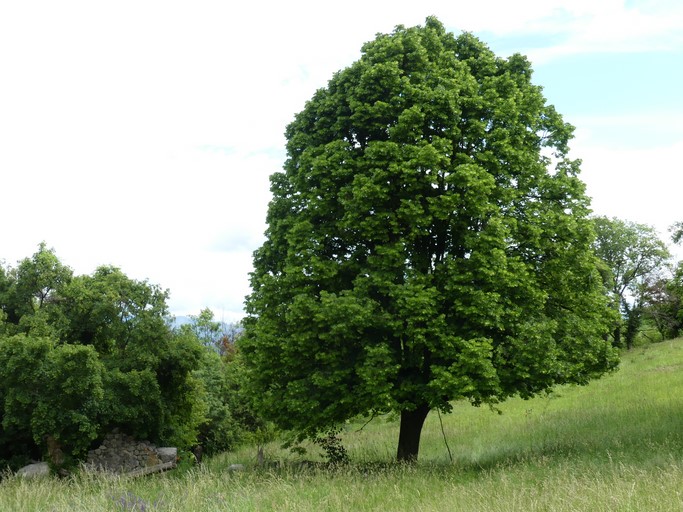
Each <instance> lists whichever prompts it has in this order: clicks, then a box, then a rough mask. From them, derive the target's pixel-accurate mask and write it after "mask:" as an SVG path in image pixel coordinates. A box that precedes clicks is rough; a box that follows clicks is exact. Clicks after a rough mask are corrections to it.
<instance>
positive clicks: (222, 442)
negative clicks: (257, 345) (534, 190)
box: [180, 308, 266, 455]
mask: <svg viewBox="0 0 683 512" xmlns="http://www.w3.org/2000/svg"><path fill="white" fill-rule="evenodd" d="M190 318H191V322H190V323H189V324H186V325H183V326H181V327H180V333H182V334H184V335H189V336H194V337H196V338H197V339H199V341H200V342H201V343H202V344H203V345H204V347H205V348H206V349H207V350H205V351H203V354H202V359H201V362H200V364H199V365H198V367H197V369H196V370H195V371H194V372H193V376H194V377H195V378H196V379H197V381H198V382H200V383H201V386H202V389H203V390H204V392H205V402H206V406H207V410H206V414H205V417H204V419H203V421H202V423H201V425H200V428H199V436H198V439H197V441H198V444H199V446H200V447H201V451H202V453H203V454H206V455H214V454H216V453H220V452H222V451H229V450H232V449H234V448H235V447H236V446H238V445H239V444H241V443H243V442H245V441H246V440H250V439H253V438H254V436H255V435H257V432H259V431H260V429H263V428H264V427H265V426H266V425H265V423H264V422H263V420H262V419H261V418H260V416H259V415H258V414H257V413H256V412H255V410H254V408H253V405H252V404H251V401H250V400H249V398H248V397H247V396H246V394H245V392H244V382H243V380H244V370H243V363H242V360H241V357H240V356H239V352H238V351H237V348H236V345H235V342H236V340H237V339H238V338H239V336H240V335H241V332H242V331H241V328H240V326H239V324H238V323H233V324H228V325H226V324H222V323H219V322H214V321H213V312H212V311H211V310H210V309H208V308H206V309H203V310H202V311H201V313H200V314H199V315H198V316H191V317H190Z"/></svg>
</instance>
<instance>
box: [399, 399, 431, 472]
mask: <svg viewBox="0 0 683 512" xmlns="http://www.w3.org/2000/svg"><path fill="white" fill-rule="evenodd" d="M428 413H429V406H428V405H426V404H423V405H419V406H418V407H416V408H415V409H413V410H412V411H401V429H400V431H399V434H398V452H397V453H396V459H397V460H398V461H399V462H415V461H417V454H418V452H419V450H420V434H421V433H422V426H423V425H424V422H425V419H426V418H427V414H428Z"/></svg>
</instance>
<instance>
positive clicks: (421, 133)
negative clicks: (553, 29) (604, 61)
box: [240, 18, 616, 460]
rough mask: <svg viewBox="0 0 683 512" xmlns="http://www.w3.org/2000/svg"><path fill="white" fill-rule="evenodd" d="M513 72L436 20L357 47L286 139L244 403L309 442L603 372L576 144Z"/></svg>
mask: <svg viewBox="0 0 683 512" xmlns="http://www.w3.org/2000/svg"><path fill="white" fill-rule="evenodd" d="M531 77H532V70H531V66H530V64H529V62H528V61H527V60H526V59H525V58H524V57H523V56H521V55H513V56H511V57H509V58H508V59H503V58H498V57H496V56H495V55H494V54H493V53H492V52H491V51H490V50H489V49H488V48H487V47H486V45H485V44H483V43H482V42H481V41H479V40H478V39H477V38H475V37H474V36H472V35H471V34H468V33H464V34H461V35H459V36H457V37H456V36H454V35H453V34H451V33H448V32H446V30H445V29H444V27H443V26H442V25H441V23H440V22H439V21H438V20H436V19H435V18H428V19H427V21H426V24H425V26H424V27H414V28H405V27H403V26H399V27H397V28H396V29H395V31H394V32H393V33H391V34H387V35H379V36H378V37H377V38H376V39H375V40H374V41H372V42H370V43H367V44H366V45H365V46H364V47H363V53H362V56H361V58H360V59H359V60H358V61H357V62H355V63H354V64H352V65H351V66H350V67H348V68H346V69H344V70H342V71H340V72H338V73H336V74H335V75H334V77H333V78H332V79H331V80H330V81H329V83H328V85H327V87H325V88H322V89H320V90H318V91H317V92H316V93H315V95H314V96H313V98H312V99H311V100H310V101H309V102H308V103H307V104H306V106H305V108H304V110H303V111H301V112H300V113H299V114H297V115H296V117H295V120H294V121H293V122H292V123H291V124H290V125H289V126H288V127H287V130H286V136H287V140H288V143H287V153H288V158H287V161H286V163H285V166H284V172H281V173H276V174H274V175H273V176H272V177H271V190H272V193H273V199H272V201H271V203H270V206H269V211H268V217H267V221H268V229H267V232H266V236H267V239H266V241H265V243H264V244H263V246H262V247H261V248H260V249H258V250H257V251H256V253H255V257H254V271H253V273H252V275H251V284H252V288H253V292H252V293H251V295H250V296H249V297H248V299H247V313H248V317H247V319H246V320H245V328H246V333H245V336H243V338H242V339H241V341H240V346H241V350H242V353H243V355H244V358H245V361H246V364H247V368H248V370H249V377H250V382H251V386H252V390H253V393H254V396H255V397H257V399H258V400H259V402H260V404H261V407H262V410H263V411H264V413H265V414H267V415H268V416H269V417H270V418H272V419H273V420H275V421H276V422H277V423H278V424H279V425H280V426H281V427H284V428H288V429H293V430H295V431H297V432H299V433H300V435H302V436H315V435H317V434H318V433H320V432H323V431H325V430H328V429H330V428H333V427H334V425H335V424H338V423H340V422H342V421H344V420H347V419H349V418H352V417H354V416H357V415H369V414H377V413H385V412H390V411H394V412H397V413H399V414H400V433H399V440H398V450H397V457H398V459H399V460H415V459H416V458H417V455H418V450H419V442H420V434H421V430H422V426H423V423H424V420H425V418H426V416H427V414H428V413H429V411H430V410H432V409H438V410H440V411H444V412H447V411H449V410H450V409H451V405H450V402H451V401H453V400H460V399H466V400H469V401H471V402H472V403H474V404H480V403H485V402H488V403H491V402H497V401H500V400H503V399H505V398H506V397H508V396H511V395H515V394H518V395H520V396H522V397H530V396H533V395H535V394H537V393H539V392H542V391H544V390H547V389H548V388H550V387H551V386H553V385H555V384H558V383H565V382H576V383H581V384H583V383H586V382H587V381H588V380H589V379H590V378H593V377H596V376H599V375H601V374H602V373H604V372H605V371H607V370H609V369H611V368H613V367H614V366H615V364H616V359H615V354H614V352H613V350H612V349H611V347H610V345H609V344H608V343H606V342H605V341H604V340H603V338H604V335H605V333H606V331H607V328H608V327H607V322H606V317H607V316H608V315H607V311H608V307H607V304H606V300H605V297H604V294H603V293H602V292H601V280H600V276H599V275H598V274H597V272H596V260H595V257H594V255H593V253H592V251H591V243H592V229H591V226H590V222H589V221H588V219H587V215H588V212H589V210H588V199H587V198H586V196H585V194H584V185H583V183H582V182H581V181H580V180H579V178H578V176H577V175H578V173H579V163H578V162H577V161H574V160H571V159H569V158H568V156H567V152H568V146H567V143H568V141H569V139H570V137H571V134H572V127H571V126H570V125H568V124H566V123H564V122H563V120H562V118H561V116H560V115H559V114H558V113H557V112H556V111H555V109H554V108H553V107H552V106H550V105H547V104H546V101H545V99H544V97H543V95H542V93H541V88H540V87H539V86H537V85H534V84H533V83H532V81H531Z"/></svg>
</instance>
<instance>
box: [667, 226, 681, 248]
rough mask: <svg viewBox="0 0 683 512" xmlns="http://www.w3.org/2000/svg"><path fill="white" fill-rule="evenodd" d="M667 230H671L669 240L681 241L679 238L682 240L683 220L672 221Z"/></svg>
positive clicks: (676, 242) (677, 242)
mask: <svg viewBox="0 0 683 512" xmlns="http://www.w3.org/2000/svg"><path fill="white" fill-rule="evenodd" d="M669 231H670V232H671V240H672V241H673V243H675V244H679V243H681V240H683V221H679V222H676V223H674V224H673V225H672V226H671V227H670V228H669Z"/></svg>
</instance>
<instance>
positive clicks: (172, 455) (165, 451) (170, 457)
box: [156, 447, 178, 462]
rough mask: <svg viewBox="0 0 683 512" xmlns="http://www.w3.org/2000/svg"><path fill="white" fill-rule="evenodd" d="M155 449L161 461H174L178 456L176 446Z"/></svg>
mask: <svg viewBox="0 0 683 512" xmlns="http://www.w3.org/2000/svg"><path fill="white" fill-rule="evenodd" d="M156 451H157V454H158V455H159V458H160V459H161V462H175V461H176V459H177V458H178V448H171V447H165V448H157V450H156Z"/></svg>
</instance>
